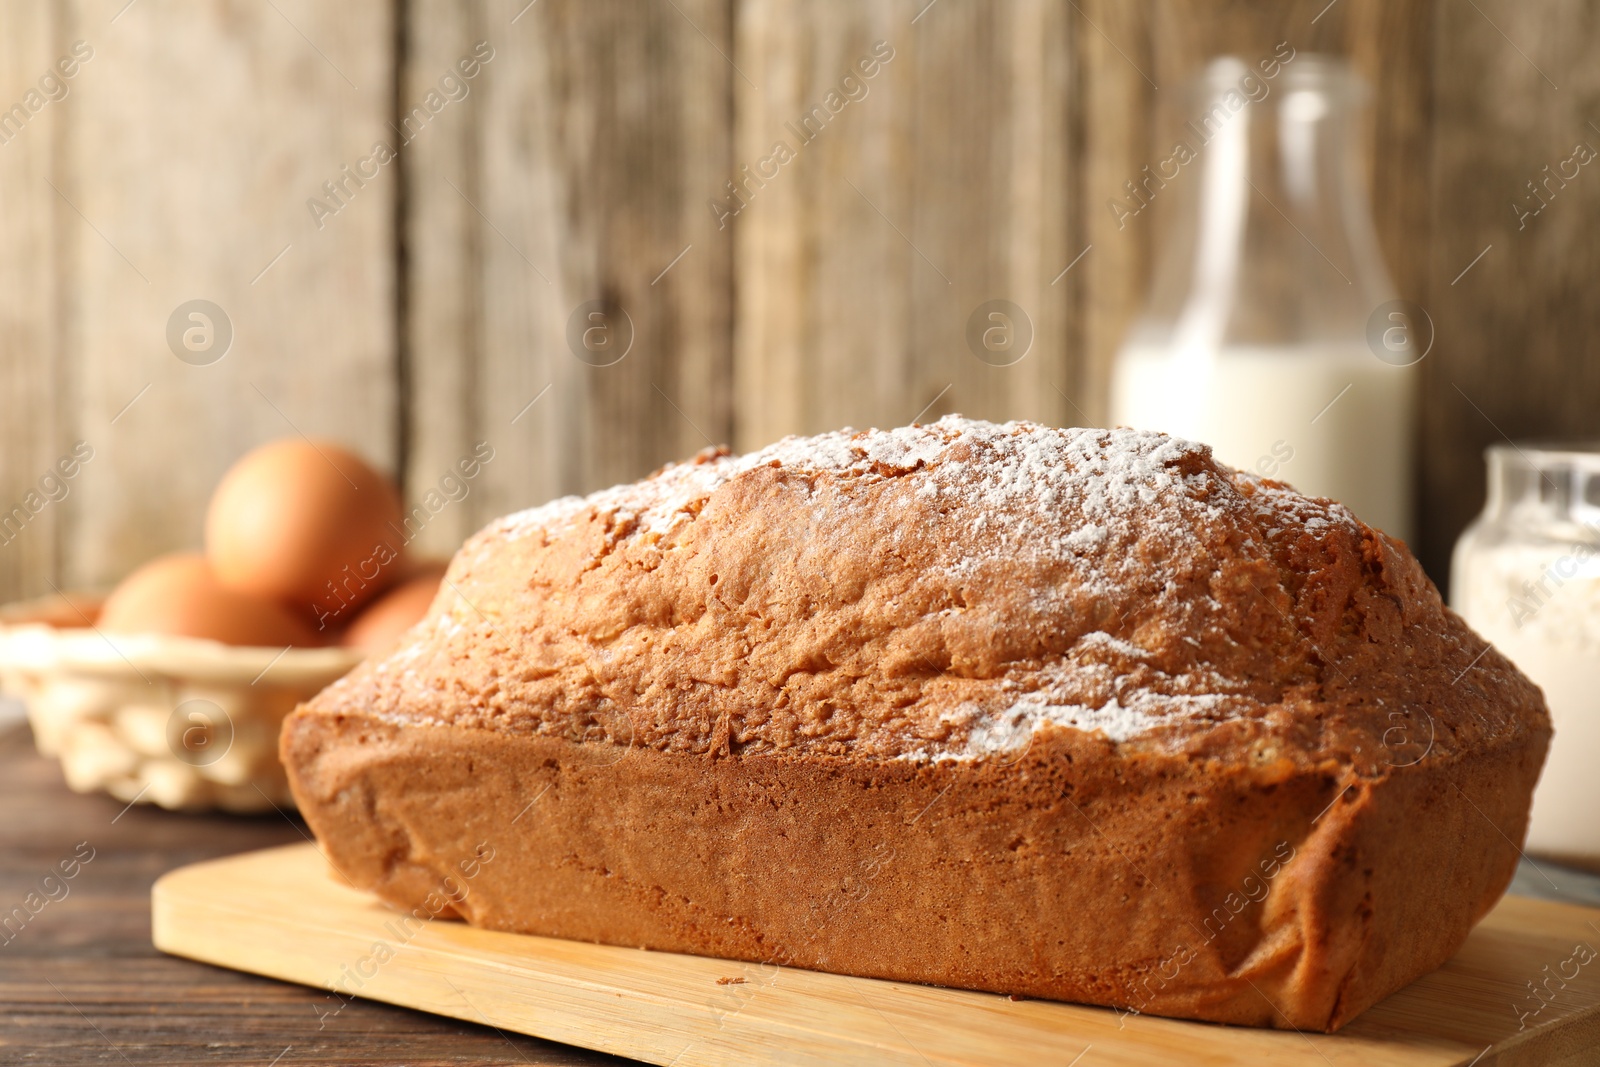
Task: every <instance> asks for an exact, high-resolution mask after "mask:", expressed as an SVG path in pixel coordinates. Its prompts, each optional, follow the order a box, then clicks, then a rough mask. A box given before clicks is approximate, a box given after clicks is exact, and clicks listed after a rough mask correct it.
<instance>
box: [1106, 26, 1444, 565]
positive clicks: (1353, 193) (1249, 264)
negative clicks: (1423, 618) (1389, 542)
mask: <svg viewBox="0 0 1600 1067" xmlns="http://www.w3.org/2000/svg"><path fill="white" fill-rule="evenodd" d="M1364 98H1365V88H1364V86H1363V84H1362V83H1361V81H1360V80H1359V79H1358V78H1357V77H1356V75H1355V74H1354V72H1353V71H1351V69H1350V68H1349V66H1348V65H1347V64H1345V63H1343V62H1342V61H1339V60H1336V59H1332V58H1328V57H1323V56H1315V55H1309V54H1305V53H1299V54H1296V53H1295V52H1294V50H1293V49H1292V48H1289V47H1288V46H1287V45H1285V46H1280V48H1279V49H1278V52H1277V53H1275V54H1274V55H1272V56H1270V57H1265V58H1262V59H1259V60H1257V61H1256V62H1255V63H1253V64H1249V63H1246V62H1245V61H1243V60H1240V59H1235V58H1232V57H1223V58H1220V59H1216V60H1213V61H1212V62H1211V63H1210V64H1209V66H1208V67H1207V68H1206V70H1205V71H1204V73H1203V74H1202V75H1201V76H1200V77H1199V78H1198V79H1197V80H1196V82H1195V84H1194V86H1193V87H1192V89H1191V92H1190V93H1189V94H1188V95H1187V96H1186V97H1185V100H1186V104H1185V108H1186V111H1187V113H1186V114H1185V115H1184V116H1183V118H1184V119H1186V121H1185V122H1184V123H1183V125H1182V126H1181V127H1180V128H1179V130H1178V134H1177V139H1176V141H1175V143H1174V145H1173V147H1172V149H1171V151H1170V153H1169V154H1166V155H1165V158H1162V159H1160V160H1158V161H1157V162H1156V163H1154V164H1153V165H1151V166H1147V167H1145V168H1144V169H1143V171H1142V172H1141V174H1140V175H1139V176H1138V177H1137V178H1136V179H1134V180H1132V181H1130V182H1128V183H1127V186H1126V189H1125V195H1124V197H1123V198H1121V199H1120V200H1114V201H1113V202H1112V205H1111V208H1112V211H1113V213H1114V214H1116V215H1117V217H1118V220H1119V222H1120V223H1122V224H1123V227H1124V228H1125V229H1126V228H1129V227H1131V226H1132V225H1136V224H1137V223H1138V222H1148V220H1137V219H1136V218H1135V216H1137V215H1140V214H1143V213H1144V212H1145V210H1146V209H1147V208H1155V209H1156V211H1155V212H1154V213H1155V214H1157V215H1160V214H1162V213H1165V217H1164V219H1162V222H1163V223H1164V225H1162V226H1161V227H1160V229H1159V230H1158V231H1157V232H1156V234H1155V237H1156V248H1157V250H1158V251H1157V254H1156V270H1155V278H1154V283H1153V285H1152V289H1151V294H1150V298H1149V302H1148V304H1147V305H1146V307H1145V309H1144V312H1143V314H1142V315H1141V316H1140V318H1139V319H1138V320H1137V321H1136V322H1135V324H1134V326H1133V329H1132V331H1131V332H1130V334H1129V336H1128V338H1127V340H1126V341H1125V342H1124V344H1123V347H1122V349H1121V351H1120V352H1119V353H1118V354H1117V358H1116V363H1115V366H1114V369H1113V374H1112V397H1111V414H1112V422H1113V424H1114V425H1128V426H1134V427H1138V428H1140V429H1153V430H1164V431H1166V432H1168V433H1171V434H1175V435H1177V436H1181V437H1187V438H1190V439H1192V440H1197V441H1203V442H1205V443H1207V444H1209V445H1211V446H1212V448H1213V450H1214V451H1215V454H1216V456H1217V458H1218V459H1219V460H1221V461H1222V462H1224V463H1227V464H1230V465H1232V466H1234V467H1238V468H1240V469H1243V470H1249V471H1254V472H1255V473H1257V474H1261V475H1264V476H1266V477H1270V478H1276V479H1279V480H1281V481H1286V482H1288V483H1290V484H1291V485H1293V486H1294V487H1295V488H1297V489H1299V490H1301V491H1302V492H1305V493H1309V494H1311V495H1314V496H1326V497H1332V498H1333V499H1335V500H1339V501H1342V502H1343V503H1345V504H1347V505H1348V506H1349V507H1350V508H1351V510H1353V511H1354V512H1355V513H1356V514H1357V515H1358V516H1360V517H1361V518H1362V519H1363V520H1365V521H1366V522H1368V523H1370V524H1372V525H1374V526H1376V527H1378V528H1379V529H1382V530H1384V531H1385V532H1387V533H1389V534H1391V535H1393V536H1396V537H1399V538H1402V539H1405V538H1407V537H1408V536H1409V535H1410V533H1411V522H1410V519H1411V515H1410V490H1411V457H1412V425H1413V419H1414V413H1413V408H1414V400H1413V397H1414V393H1415V389H1416V383H1415V376H1416V369H1415V367H1414V366H1413V364H1415V362H1416V361H1417V360H1419V359H1421V358H1422V356H1424V355H1426V354H1427V346H1428V345H1431V343H1432V337H1431V333H1432V327H1431V324H1429V323H1426V322H1416V321H1414V317H1424V316H1420V315H1419V316H1414V315H1413V311H1415V310H1419V309H1415V305H1409V304H1405V303H1403V302H1401V301H1398V300H1396V294H1395V292H1394V289H1393V285H1392V283H1391V282H1390V280H1389V274H1388V271H1387V270H1385V268H1384V264H1383V258H1382V254H1381V253H1380V251H1379V249H1378V243H1377V237H1376V234H1375V232H1374V230H1373V226H1372V219H1371V215H1370V213H1369V210H1368V207H1367V198H1366V195H1365V192H1364V175H1363V171H1362V168H1361V153H1360V152H1359V151H1358V144H1359V136H1360V129H1359V125H1358V118H1359V116H1360V111H1361V105H1362V103H1363V102H1364Z"/></svg>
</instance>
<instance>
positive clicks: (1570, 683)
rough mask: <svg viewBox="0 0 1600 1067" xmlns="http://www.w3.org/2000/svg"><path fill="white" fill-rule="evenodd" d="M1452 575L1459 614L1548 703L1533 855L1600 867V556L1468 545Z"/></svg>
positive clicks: (1546, 547)
mask: <svg viewBox="0 0 1600 1067" xmlns="http://www.w3.org/2000/svg"><path fill="white" fill-rule="evenodd" d="M1453 571H1454V574H1455V583H1454V584H1455V589H1454V590H1453V595H1452V597H1451V599H1452V600H1453V601H1454V605H1453V606H1454V607H1455V609H1456V610H1457V611H1459V612H1460V613H1461V615H1462V616H1463V617H1464V618H1465V619H1466V620H1467V622H1468V623H1469V624H1470V625H1471V626H1472V628H1473V629H1475V630H1477V631H1478V632H1479V633H1480V634H1482V635H1483V636H1484V637H1485V638H1487V639H1488V640H1489V641H1490V642H1491V643H1492V644H1493V645H1494V646H1495V647H1496V648H1498V649H1499V650H1500V651H1501V652H1503V653H1505V655H1506V656H1507V657H1509V658H1510V659H1511V661H1512V662H1513V663H1515V664H1516V665H1517V666H1518V667H1519V668H1520V669H1521V670H1522V672H1523V673H1524V674H1526V675H1527V676H1528V677H1529V678H1531V679H1533V681H1534V682H1535V683H1536V684H1537V685H1538V686H1539V688H1541V689H1543V690H1544V695H1545V700H1546V702H1547V703H1548V704H1549V705H1550V718H1551V720H1552V721H1553V723H1554V725H1555V737H1554V739H1553V740H1552V741H1551V743H1550V755H1549V757H1548V758H1547V759H1546V761H1545V765H1544V773H1543V774H1542V775H1540V778H1539V785H1538V788H1537V789H1536V790H1535V791H1534V794H1533V815H1532V817H1531V819H1530V821H1529V825H1528V844H1527V848H1528V851H1530V852H1538V853H1545V854H1548V855H1552V856H1556V857H1560V858H1564V859H1568V860H1575V861H1582V862H1584V863H1585V864H1586V865H1590V866H1594V865H1600V765H1597V764H1600V549H1596V548H1591V547H1589V546H1587V545H1581V544H1572V543H1566V544H1562V543H1546V544H1542V545H1526V544H1522V545H1517V544H1512V545H1506V544H1502V545H1497V546H1470V547H1468V546H1463V551H1461V552H1459V553H1458V555H1457V559H1456V561H1455V566H1454V568H1453Z"/></svg>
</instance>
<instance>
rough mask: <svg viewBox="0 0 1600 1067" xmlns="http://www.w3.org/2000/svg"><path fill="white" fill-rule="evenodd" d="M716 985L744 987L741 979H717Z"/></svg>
mask: <svg viewBox="0 0 1600 1067" xmlns="http://www.w3.org/2000/svg"><path fill="white" fill-rule="evenodd" d="M717 984H718V985H744V979H743V978H718V979H717Z"/></svg>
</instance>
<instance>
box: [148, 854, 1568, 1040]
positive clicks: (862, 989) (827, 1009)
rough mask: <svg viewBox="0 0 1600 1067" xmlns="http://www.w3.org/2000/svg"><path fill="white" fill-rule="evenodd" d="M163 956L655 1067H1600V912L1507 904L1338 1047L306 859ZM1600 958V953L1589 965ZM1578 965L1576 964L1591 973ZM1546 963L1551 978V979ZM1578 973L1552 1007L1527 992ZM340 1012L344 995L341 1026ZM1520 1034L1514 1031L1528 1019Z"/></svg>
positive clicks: (274, 874) (1342, 1036)
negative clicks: (565, 914)
mask: <svg viewBox="0 0 1600 1067" xmlns="http://www.w3.org/2000/svg"><path fill="white" fill-rule="evenodd" d="M152 908H153V913H154V914H153V929H154V938H155V943H156V947H157V948H159V949H161V950H163V951H165V952H170V953H173V954H175V955H179V956H188V957H190V958H192V959H197V960H203V961H205V962H207V963H214V964H217V965H219V966H223V967H233V968H236V969H239V970H245V971H252V972H254V973H257V974H264V975H268V976H270V977H273V978H280V979H284V980H287V981H290V982H300V983H303V984H305V985H310V986H317V987H321V988H338V989H342V990H345V991H347V992H349V993H354V994H356V995H359V996H362V997H371V998H373V999H376V1000H382V1001H387V1002H389V1003H391V1004H400V1005H404V1006H406V1007H410V1008H419V1009H421V1010H423V1011H429V1012H434V1013H437V1014H440V1015H449V1016H453V1017H455V1018H458V1019H465V1020H469V1021H471V1022H477V1023H489V1024H490V1025H493V1026H496V1027H499V1028H500V1029H502V1030H510V1031H516V1032H520V1033H524V1034H532V1035H535V1036H538V1037H543V1038H549V1039H552V1040H555V1041H563V1042H566V1043H568V1044H572V1045H581V1046H584V1047H586V1048H592V1049H599V1050H601V1051H604V1052H611V1053H617V1054H620V1055H623V1056H632V1057H634V1058H636V1059H641V1060H645V1061H647V1062H649V1063H655V1064H674V1065H678V1067H692V1065H698V1064H740V1065H747V1064H783V1065H786V1067H788V1065H797V1064H819V1065H820V1064H842V1063H868V1064H907V1065H918V1067H930V1065H935V1064H938V1065H944V1064H1005V1065H1012V1064H1052V1065H1055V1067H1069V1065H1075V1067H1120V1065H1132V1064H1235V1063H1248V1064H1275V1065H1290V1067H1299V1065H1306V1067H1329V1065H1333V1067H1345V1065H1347V1064H1348V1065H1351V1067H1356V1065H1360V1067H1423V1065H1430V1067H1432V1065H1445V1064H1460V1065H1467V1064H1471V1065H1472V1067H1510V1065H1521V1064H1529V1065H1533V1064H1538V1065H1541V1067H1548V1065H1551V1064H1561V1065H1566V1067H1578V1065H1580V1064H1597V1063H1600V958H1597V959H1593V960H1591V961H1590V962H1588V963H1587V964H1584V965H1581V966H1580V965H1578V964H1577V963H1575V962H1569V961H1572V960H1574V949H1575V948H1576V947H1577V946H1579V945H1583V946H1587V947H1590V948H1591V949H1600V909H1593V908H1581V907H1576V906H1573V905H1568V904H1555V903H1550V902H1547V901H1538V900H1532V899H1530V898H1527V897H1506V898H1505V899H1504V900H1502V901H1501V902H1500V905H1499V906H1498V907H1496V908H1495V910H1494V911H1493V912H1491V913H1490V914H1489V916H1488V917H1487V918H1485V919H1484V921H1483V922H1482V923H1481V924H1480V925H1479V926H1478V928H1477V929H1476V930H1475V931H1474V932H1473V934H1472V936H1471V938H1470V939H1468V941H1467V944H1466V945H1465V947H1463V948H1462V950H1461V951H1460V952H1459V953H1458V954H1457V955H1456V957H1455V958H1454V959H1452V960H1451V961H1450V962H1449V963H1448V964H1446V965H1445V966H1444V967H1443V968H1441V969H1440V970H1439V971H1437V972H1435V973H1433V974H1431V975H1428V976H1427V977H1425V978H1423V979H1421V980H1420V981H1418V982H1416V983H1414V984H1412V985H1411V986H1409V987H1408V988H1406V989H1404V990H1401V991H1400V992H1399V993H1396V994H1395V995H1394V996H1392V997H1390V998H1389V999H1388V1000H1386V1001H1384V1002H1383V1003H1382V1004H1379V1005H1378V1006H1376V1007H1374V1008H1373V1009H1372V1010H1370V1011H1368V1012H1367V1013H1366V1014H1365V1015H1363V1016H1361V1018H1359V1019H1357V1020H1356V1021H1355V1022H1354V1023H1352V1024H1350V1025H1349V1026H1347V1027H1345V1029H1344V1030H1342V1031H1341V1032H1339V1033H1338V1034H1332V1035H1329V1034H1311V1033H1306V1034H1300V1033H1293V1032H1283V1031H1271V1030H1254V1029H1247V1028H1242V1027H1228V1026H1216V1025H1210V1024H1206V1023H1190V1022H1180V1021H1177V1020H1173V1019H1158V1018H1154V1017H1147V1016H1134V1015H1121V1014H1119V1013H1117V1012H1113V1011H1110V1010H1106V1009H1102V1008H1086V1007H1078V1006H1074V1005H1070V1004H1055V1003H1051V1002H1047V1001H1038V1000H1023V1001H1012V1000H1008V999H1007V998H1005V997H1000V996H994V995H991V994H987V993H971V992H965V991H961V990H954V989H937V988H933V987H929V986H917V985H906V984H902V983H899V982H884V981H875V980H872V979H867V978H848V977H844V976H841V975H833V974H820V973H817V972H814V971H802V970H795V969H792V968H779V967H775V966H770V965H768V966H762V965H758V964H750V963H738V962H731V961H727V960H717V959H707V958H702V957H698V956H681V955H677V954H674V953H668V952H646V951H643V950H640V949H630V948H613V947H610V946H605V945H591V944H587V943H583V942H576V941H559V940H555V939H552V938H543V937H529V936H524V935H519V934H503V933H495V932H492V931H488V930H476V929H473V928H472V927H470V926H466V925H465V924H462V923H458V922H431V923H424V924H421V925H420V926H417V927H416V928H414V929H413V928H407V927H404V926H401V925H400V923H399V918H400V916H399V913H398V912H395V911H393V910H391V909H390V908H388V907H386V906H384V905H383V904H381V903H379V902H378V901H377V900H376V899H375V898H374V897H372V896H370V895H368V894H366V893H363V892H360V891H358V890H355V889H352V888H351V887H349V886H348V885H345V884H343V883H342V882H340V881H338V880H336V876H333V875H331V874H330V873H329V870H328V867H327V865H326V863H325V862H324V861H323V859H322V857H321V856H320V854H319V853H318V852H317V850H316V848H315V847H314V846H312V845H309V844H305V845H293V846H290V847H287V848H276V849H268V850H265V851H261V852H251V853H245V854H243V855H239V856H233V857H230V858H227V859H222V860H213V861H211V862H208V863H197V864H195V865H193V866H190V867H184V868H181V869H179V870H176V871H173V872H172V873H170V874H168V875H166V876H164V877H163V878H162V879H161V880H160V881H158V882H157V883H156V885H155V889H154V890H153V892H152ZM1591 954H1592V953H1591ZM1578 958H1581V956H1580V957H1578ZM1546 966H1548V967H1549V968H1550V970H1548V971H1547V970H1545V968H1546ZM1575 967H1576V968H1577V969H1578V973H1577V975H1576V976H1575V977H1573V978H1572V979H1571V980H1569V981H1567V982H1566V983H1565V985H1564V987H1562V986H1561V984H1560V979H1559V978H1555V979H1551V981H1550V983H1549V985H1548V986H1542V987H1541V990H1545V989H1548V990H1554V992H1546V993H1545V994H1544V995H1545V996H1546V997H1547V998H1548V1001H1547V1002H1546V1001H1540V1000H1538V999H1535V998H1534V997H1533V996H1532V995H1531V988H1532V985H1531V984H1537V983H1539V982H1542V981H1544V980H1545V979H1546V978H1547V977H1549V976H1551V975H1555V974H1557V973H1558V972H1560V971H1564V972H1565V973H1567V974H1570V973H1572V971H1573V969H1574V968H1575ZM341 1003H343V1001H342V999H341V998H340V997H339V996H335V995H334V994H332V993H330V994H329V996H328V1011H329V1012H330V1013H334V1012H337V1011H338V1009H339V1006H340V1004H341ZM1541 1004H1543V1007H1542V1008H1541V1009H1540V1010H1539V1011H1538V1013H1537V1014H1530V1015H1528V1016H1527V1017H1526V1019H1525V1021H1526V1028H1522V1029H1519V1016H1518V1014H1517V1013H1518V1011H1519V1010H1520V1011H1522V1012H1525V1013H1531V1012H1532V1011H1533V1009H1534V1008H1536V1007H1539V1006H1540V1005H1541Z"/></svg>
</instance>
